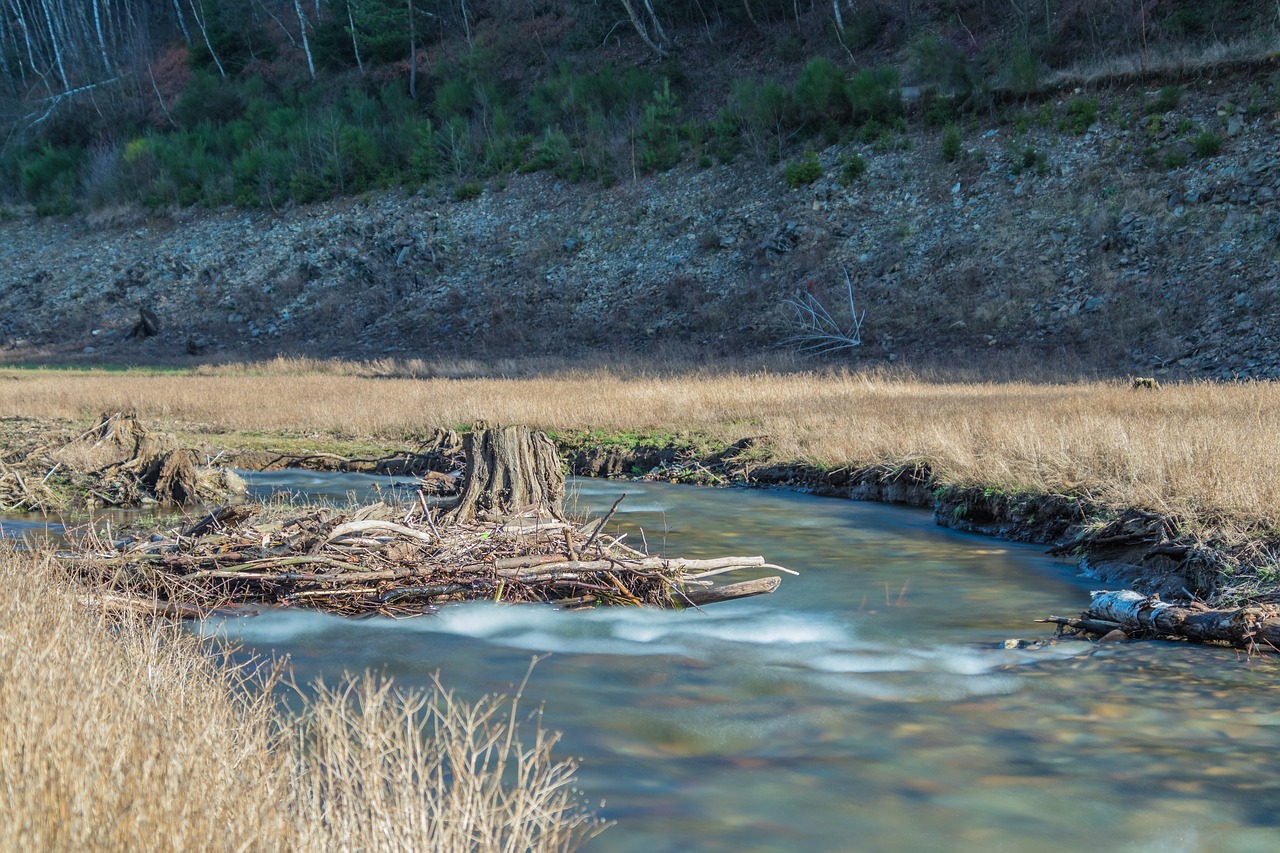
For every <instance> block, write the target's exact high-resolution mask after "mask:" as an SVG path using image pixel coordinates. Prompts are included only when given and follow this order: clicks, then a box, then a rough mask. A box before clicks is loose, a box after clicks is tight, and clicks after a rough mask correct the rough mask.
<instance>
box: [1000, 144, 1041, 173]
mask: <svg viewBox="0 0 1280 853" xmlns="http://www.w3.org/2000/svg"><path fill="white" fill-rule="evenodd" d="M1028 169H1033V170H1034V171H1035V173H1036V174H1037V175H1042V176H1043V175H1045V174H1047V173H1048V171H1049V158H1048V157H1046V156H1045V154H1044V152H1043V151H1037V150H1036V149H1035V148H1034V147H1033V146H1030V145H1028V146H1026V147H1024V148H1021V149H1019V148H1016V147H1015V148H1014V149H1013V150H1012V152H1011V155H1010V164H1009V170H1010V171H1011V172H1013V174H1015V175H1021V174H1022V173H1023V172H1025V171H1027V170H1028Z"/></svg>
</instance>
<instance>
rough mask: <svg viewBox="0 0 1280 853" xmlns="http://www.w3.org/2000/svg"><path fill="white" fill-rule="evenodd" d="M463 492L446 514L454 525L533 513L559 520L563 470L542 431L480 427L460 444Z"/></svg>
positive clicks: (524, 428)
mask: <svg viewBox="0 0 1280 853" xmlns="http://www.w3.org/2000/svg"><path fill="white" fill-rule="evenodd" d="M462 452H463V455H464V457H465V463H464V466H465V467H464V471H463V475H462V494H461V495H460V496H459V497H458V499H457V503H456V504H454V505H453V506H452V507H451V508H450V509H449V510H448V511H447V512H446V513H445V516H444V517H445V520H446V521H449V522H452V523H455V524H456V523H462V522H468V521H473V520H475V519H477V518H481V519H494V518H500V517H509V516H512V515H517V514H523V513H529V512H533V513H536V514H538V515H548V516H551V517H553V518H557V519H560V518H561V506H560V504H561V501H562V500H563V499H564V468H563V467H562V466H561V464H560V456H559V454H557V453H556V446H555V445H554V444H553V443H552V442H551V439H549V438H547V436H546V434H545V433H542V432H534V431H533V430H531V429H529V428H528V427H523V426H507V427H504V426H495V427H487V426H484V425H481V424H477V425H476V429H474V430H473V431H472V432H470V433H468V434H467V435H466V436H464V437H463V440H462Z"/></svg>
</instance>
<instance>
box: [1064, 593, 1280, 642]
mask: <svg viewBox="0 0 1280 853" xmlns="http://www.w3.org/2000/svg"><path fill="white" fill-rule="evenodd" d="M1039 621H1041V622H1049V623H1052V624H1056V625H1059V626H1061V627H1064V628H1070V629H1073V630H1076V631H1081V632H1084V633H1086V634H1093V635H1098V636H1103V637H1105V636H1108V635H1111V634H1113V633H1114V632H1122V633H1123V634H1125V635H1127V636H1128V637H1130V638H1143V639H1176V640H1189V641H1191V642H1196V643H1225V644H1228V645H1231V646H1236V647H1238V648H1245V649H1250V650H1259V649H1271V650H1274V651H1280V610H1278V609H1277V608H1276V607H1275V606H1274V605H1270V604H1253V605H1248V606H1246V607H1238V608H1234V609H1222V610H1214V609H1211V608H1209V607H1208V606H1206V605H1204V604H1201V603H1200V602H1195V601H1193V602H1185V603H1178V604H1175V603H1170V602H1165V601H1161V600H1160V597H1159V596H1158V595H1143V594H1142V593H1139V592H1134V591H1133V590H1120V591H1112V592H1107V591H1102V592H1094V593H1093V602H1092V604H1090V605H1089V609H1088V610H1086V611H1085V612H1084V613H1082V614H1081V615H1080V616H1079V617H1075V618H1071V617H1062V616H1050V617H1048V618H1047V619H1041V620H1039Z"/></svg>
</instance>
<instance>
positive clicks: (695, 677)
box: [225, 472, 1280, 853]
mask: <svg viewBox="0 0 1280 853" xmlns="http://www.w3.org/2000/svg"><path fill="white" fill-rule="evenodd" d="M250 476H251V478H252V480H251V482H252V485H253V488H254V489H255V490H259V491H260V492H261V491H264V490H270V489H273V488H283V489H285V490H289V491H294V492H301V493H304V494H308V495H316V494H327V495H329V496H332V497H343V496H345V495H346V494H348V493H350V492H354V493H355V494H356V496H357V497H359V498H364V497H366V496H367V494H368V490H369V489H370V488H371V486H372V484H373V483H374V481H373V480H372V479H371V478H366V477H360V476H357V475H331V474H326V475H317V474H308V473H304V472H279V473H272V474H255V475H250ZM622 491H626V492H627V498H626V500H625V501H623V503H622V505H621V506H620V507H619V513H618V518H619V519H621V522H620V523H621V526H622V528H623V529H624V530H626V531H627V533H628V540H629V541H633V542H638V541H639V540H640V539H641V538H642V534H643V538H644V540H646V541H647V543H648V546H649V548H650V549H651V550H654V551H659V550H665V551H666V552H667V553H670V554H673V555H680V556H689V557H711V556H725V555H755V554H763V555H764V556H766V557H767V558H769V559H770V560H771V561H773V562H778V563H781V564H783V565H786V566H789V567H791V568H794V569H797V570H799V571H800V572H801V573H802V574H801V576H800V577H794V578H793V577H788V578H786V579H785V580H784V581H783V584H782V587H781V589H780V590H779V591H778V592H777V593H775V594H773V595H771V596H764V597H760V598H755V599H749V600H744V601H739V602H730V603H725V604H719V605H714V606H711V607H709V608H707V609H706V610H705V611H703V612H696V611H686V612H680V613H673V612H663V611H647V610H644V611H642V610H627V609H600V610H593V611H586V612H572V613H569V612H558V611H555V610H552V609H550V608H545V607H540V606H501V605H486V604H474V605H462V606H457V607H450V608H446V609H444V610H443V611H442V612H441V613H440V615H438V616H436V617H428V618H419V619H412V620H406V621H389V620H381V619H369V620H345V619H341V618H338V617H331V616H325V615H320V614H314V613H305V612H298V611H290V612H279V613H267V614H264V615H263V616H260V617H258V618H257V619H250V620H242V621H237V622H231V623H226V626H225V628H226V629H227V630H230V631H231V632H233V633H234V634H236V635H238V636H239V637H240V639H241V640H242V641H243V642H244V643H246V644H247V645H248V646H249V647H250V648H251V649H255V650H258V651H261V652H276V653H282V654H288V655H290V657H291V659H292V661H293V665H294V667H295V670H296V672H297V675H298V678H299V681H304V680H307V679H310V678H313V677H315V676H319V675H324V676H326V677H327V678H329V679H333V678H335V677H337V676H339V675H341V673H342V672H343V671H344V670H348V671H360V670H364V669H366V668H367V669H373V670H380V671H385V672H386V673H387V674H390V675H392V676H394V677H395V678H396V680H397V681H398V682H399V683H401V684H406V685H414V684H417V685H421V684H424V683H426V681H427V679H428V678H429V677H430V675H431V674H432V673H435V672H437V671H439V672H440V674H441V677H442V680H443V681H444V683H445V684H446V685H447V686H449V687H452V688H456V689H457V690H458V691H459V692H460V693H461V694H463V695H464V696H468V697H472V698H474V697H477V696H479V695H480V694H482V693H486V692H509V691H510V690H511V689H512V687H513V685H514V684H516V683H518V682H519V680H520V679H521V678H522V676H523V675H524V672H525V670H526V668H527V666H528V664H529V660H530V657H531V656H532V655H544V654H547V653H550V656H549V657H547V658H546V659H544V660H542V661H541V662H540V663H539V664H538V665H537V667H536V669H535V670H534V672H533V676H532V679H531V681H530V684H529V687H528V688H527V690H526V702H527V703H528V707H530V708H532V707H534V705H535V704H536V703H542V704H543V705H544V706H545V714H544V717H543V720H544V723H545V724H546V725H547V726H548V727H550V728H554V729H557V730H560V731H563V732H564V738H563V740H562V741H561V744H560V750H559V752H560V754H561V755H573V756H577V757H580V758H581V759H582V768H581V771H580V773H579V779H580V786H581V788H582V790H583V791H584V792H585V793H586V795H587V797H588V798H589V800H590V801H592V802H593V803H595V804H597V805H598V806H599V809H598V810H599V812H600V814H601V815H602V816H604V817H605V818H608V819H610V820H614V821H617V825H616V826H614V827H612V828H611V829H609V830H608V831H607V832H605V833H604V835H602V836H601V837H599V838H598V839H596V840H595V841H593V842H592V843H591V845H590V846H589V849H593V850H600V851H637V853H639V851H645V853H649V851H685V850H700V851H793V850H795V851H811V850H812V851H844V850H865V851H899V850H901V851H915V850H973V851H992V850H1009V851H1039V850H1045V851H1049V850H1055V851H1056V850H1061V849H1076V850H1091V849H1102V848H1107V849H1112V850H1133V851H1137V850H1151V851H1168V850H1188V851H1190V850H1204V851H1210V850H1212V851H1274V850H1276V849H1280V695H1278V690H1280V688H1278V687H1277V678H1276V676H1277V675H1278V674H1280V662H1277V660H1276V659H1274V658H1272V657H1262V656H1255V657H1252V658H1249V657H1245V656H1242V655H1239V654H1237V653H1235V652H1233V651H1230V650H1223V649H1208V648H1197V647H1191V646H1185V645H1175V644H1160V643H1134V644H1116V645H1105V646H1094V645H1088V644H1084V643H1060V644H1057V645H1054V646H1050V647H1048V648H1046V649H1044V650H1039V651H1032V650H1017V651H1009V650H1005V649H1002V648H998V647H997V646H998V644H999V641H1001V640H1004V639H1006V638H1010V637H1025V638H1035V637H1044V636H1047V635H1048V634H1049V631H1048V629H1047V627H1046V626H1043V625H1037V624H1035V623H1034V622H1032V621H1031V620H1033V619H1034V618H1036V617H1039V616H1042V615H1047V614H1049V613H1071V612H1074V611H1077V610H1079V609H1081V608H1082V607H1083V605H1084V604H1085V603H1086V602H1087V600H1088V592H1087V591H1088V589H1089V588H1090V582H1089V581H1087V580H1085V579H1083V578H1080V577H1078V576H1077V574H1076V569H1075V567H1074V566H1073V565H1072V564H1070V563H1065V562H1060V561H1055V560H1051V559H1048V558H1046V557H1044V556H1043V555H1042V553H1041V551H1040V550H1039V549H1037V548H1035V547H1029V546H1021V545H1015V544H1008V543H1002V542H999V541H996V540H992V539H986V538H982V537H976V536H970V535H966V534H962V533H956V532H954V531H948V530H943V529H941V528H938V527H936V526H934V525H933V523H932V522H931V520H930V518H929V516H928V514H927V513H924V512H917V511H911V510H903V509H898V508H891V507H885V506H879V505H875V504H864V503H855V502H848V501H837V500H825V499H819V498H812V497H807V496H803V495H795V494H788V493H776V492H760V491H739V490H706V489H697V488H689V487H679V486H669V485H659V484H635V483H627V484H615V483H605V482H597V481H580V482H578V483H577V494H578V497H577V504H578V509H579V510H585V509H587V508H590V509H592V510H594V511H596V512H597V513H599V512H603V511H604V510H606V509H607V508H608V507H609V505H610V504H612V502H613V501H614V499H616V497H617V496H618V494H620V493H621V492H622Z"/></svg>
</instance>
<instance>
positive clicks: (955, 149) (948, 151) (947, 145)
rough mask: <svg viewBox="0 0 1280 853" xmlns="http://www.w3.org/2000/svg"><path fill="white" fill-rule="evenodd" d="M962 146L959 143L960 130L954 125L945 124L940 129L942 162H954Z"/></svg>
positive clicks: (958, 157)
mask: <svg viewBox="0 0 1280 853" xmlns="http://www.w3.org/2000/svg"><path fill="white" fill-rule="evenodd" d="M961 153H963V148H962V147H961V144H960V130H959V129H958V128H957V127H956V126H955V125H954V124H951V125H947V128H946V130H944V131H942V147H941V155H942V160H943V162H946V163H954V162H955V161H956V160H959V159H960V155H961Z"/></svg>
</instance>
